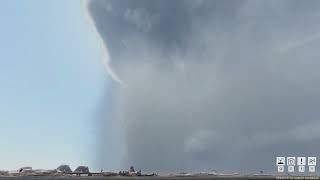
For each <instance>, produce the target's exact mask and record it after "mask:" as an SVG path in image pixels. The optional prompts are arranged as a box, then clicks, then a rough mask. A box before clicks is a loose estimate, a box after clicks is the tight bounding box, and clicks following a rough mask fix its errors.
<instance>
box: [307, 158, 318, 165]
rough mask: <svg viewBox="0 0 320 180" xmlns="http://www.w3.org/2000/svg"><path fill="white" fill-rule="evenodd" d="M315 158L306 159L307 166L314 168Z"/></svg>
mask: <svg viewBox="0 0 320 180" xmlns="http://www.w3.org/2000/svg"><path fill="white" fill-rule="evenodd" d="M316 165H317V157H308V166H316Z"/></svg>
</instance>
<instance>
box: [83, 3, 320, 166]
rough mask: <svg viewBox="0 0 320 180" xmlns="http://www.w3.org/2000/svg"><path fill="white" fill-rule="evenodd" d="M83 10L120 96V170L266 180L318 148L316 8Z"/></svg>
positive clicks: (126, 6)
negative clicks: (282, 163) (279, 165)
mask: <svg viewBox="0 0 320 180" xmlns="http://www.w3.org/2000/svg"><path fill="white" fill-rule="evenodd" d="M87 8H88V12H89V14H90V18H92V21H93V22H94V23H93V25H94V26H95V28H96V30H97V32H98V34H99V36H100V37H101V39H102V41H103V43H104V44H105V47H108V49H107V50H108V52H109V55H110V61H109V62H108V65H109V67H110V69H112V72H114V73H115V74H116V75H117V77H118V78H119V80H121V81H122V82H123V84H124V85H119V88H117V89H116V91H117V92H115V93H114V96H116V97H115V101H116V102H115V105H114V106H115V107H114V108H113V109H114V110H113V111H114V112H113V113H114V114H115V115H114V116H115V117H114V118H115V119H116V121H118V122H119V123H120V124H122V125H123V128H124V132H123V137H124V138H119V141H120V142H121V143H122V144H123V147H124V155H123V157H119V158H120V159H121V160H122V162H123V166H128V165H135V166H137V167H139V168H141V169H143V170H146V171H160V172H173V171H184V170H193V171H196V170H213V169H214V170H218V171H230V172H231V171H232V172H235V171H237V172H258V171H259V170H264V171H267V172H268V171H270V172H273V171H274V169H275V157H276V156H286V155H288V156H289V155H293V156H295V155H297V156H298V155H302V156H303V155H305V156H308V155H314V153H316V152H317V149H319V148H320V145H319V143H317V142H319V140H320V135H319V133H317V132H320V126H319V123H318V122H319V115H320V111H319V109H318V107H319V106H320V84H319V83H318V82H319V80H320V73H319V67H320V61H319V56H320V55H319V53H318V47H319V45H320V40H319V38H318V34H319V32H320V24H319V23H318V21H319V17H320V14H319V10H320V1H308V2H302V1H296V0H293V1H286V0H284V1H276V0H271V1H262V0H258V1H244V0H240V1H239V0H228V1H218V0H192V1H191V0H185V1H181V0H170V1H169V0H154V1H150V0H121V1H118V0H106V1H103V0H90V1H88V4H87ZM292 42H294V43H293V44H294V45H290V44H292ZM106 45H107V46H106ZM113 139H114V137H113ZM107 142H108V137H105V138H101V143H107ZM100 156H101V157H102V156H107V155H106V154H104V153H101V154H100Z"/></svg>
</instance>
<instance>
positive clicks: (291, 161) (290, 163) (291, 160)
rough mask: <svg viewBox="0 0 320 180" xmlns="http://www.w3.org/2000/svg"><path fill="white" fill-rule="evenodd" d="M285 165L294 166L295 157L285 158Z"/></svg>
mask: <svg viewBox="0 0 320 180" xmlns="http://www.w3.org/2000/svg"><path fill="white" fill-rule="evenodd" d="M287 165H288V166H294V165H296V157H287Z"/></svg>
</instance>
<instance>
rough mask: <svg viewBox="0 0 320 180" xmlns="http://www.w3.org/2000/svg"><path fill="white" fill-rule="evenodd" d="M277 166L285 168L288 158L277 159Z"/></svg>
mask: <svg viewBox="0 0 320 180" xmlns="http://www.w3.org/2000/svg"><path fill="white" fill-rule="evenodd" d="M276 165H277V166H284V165H286V158H285V157H277V162H276Z"/></svg>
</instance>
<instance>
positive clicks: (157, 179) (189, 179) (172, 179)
mask: <svg viewBox="0 0 320 180" xmlns="http://www.w3.org/2000/svg"><path fill="white" fill-rule="evenodd" d="M7 179H11V180H13V179H24V180H40V179H43V180H78V179H79V180H95V179H97V180H130V179H132V180H140V179H141V180H147V179H152V180H182V179H185V180H210V179H214V180H218V179H225V180H228V179H320V177H319V176H305V177H304V176H278V177H277V176H204V177H201V176H200V177H199V176H196V177H159V176H158V177H50V176H41V177H29V176H28V177H0V180H7Z"/></svg>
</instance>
